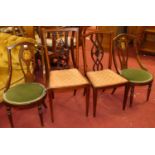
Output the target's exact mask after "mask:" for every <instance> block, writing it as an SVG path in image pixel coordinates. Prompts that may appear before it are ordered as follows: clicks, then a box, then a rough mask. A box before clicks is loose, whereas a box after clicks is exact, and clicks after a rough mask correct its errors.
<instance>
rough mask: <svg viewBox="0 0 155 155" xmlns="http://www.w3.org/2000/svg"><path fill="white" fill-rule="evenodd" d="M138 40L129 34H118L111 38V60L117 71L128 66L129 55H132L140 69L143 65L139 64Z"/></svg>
mask: <svg viewBox="0 0 155 155" xmlns="http://www.w3.org/2000/svg"><path fill="white" fill-rule="evenodd" d="M139 47H140V42H139V40H138V38H137V37H136V36H134V35H131V34H125V33H123V34H119V35H117V36H116V37H115V38H113V50H112V55H113V60H114V65H115V68H116V70H117V72H118V73H119V72H120V71H121V70H122V69H126V68H128V65H129V56H131V55H133V56H134V57H135V58H136V60H137V62H138V64H139V66H140V67H141V68H142V69H145V67H144V66H143V65H142V64H141V62H140V58H139Z"/></svg>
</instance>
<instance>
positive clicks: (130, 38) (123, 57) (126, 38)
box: [113, 33, 153, 107]
mask: <svg viewBox="0 0 155 155" xmlns="http://www.w3.org/2000/svg"><path fill="white" fill-rule="evenodd" d="M121 43H122V46H123V47H121ZM130 43H132V44H133V48H134V50H135V55H136V56H135V59H136V61H137V63H138V65H139V67H140V68H141V69H142V70H146V71H147V69H146V67H144V65H143V64H142V63H141V60H140V57H139V48H140V42H139V40H138V39H137V37H136V36H134V35H131V34H124V33H123V34H119V35H118V36H116V37H115V38H114V39H113V60H114V66H115V68H116V71H117V73H118V74H120V73H121V70H122V69H127V68H128V60H129V48H130ZM116 48H117V56H118V60H119V61H118V60H117V59H116V57H117V56H116ZM118 62H119V64H120V68H119V67H118ZM152 83H153V80H151V81H148V82H144V83H136V82H134V83H133V82H130V81H129V89H130V107H131V106H132V103H133V97H134V88H135V86H144V85H148V91H147V98H146V101H148V100H149V97H150V93H151V88H152Z"/></svg>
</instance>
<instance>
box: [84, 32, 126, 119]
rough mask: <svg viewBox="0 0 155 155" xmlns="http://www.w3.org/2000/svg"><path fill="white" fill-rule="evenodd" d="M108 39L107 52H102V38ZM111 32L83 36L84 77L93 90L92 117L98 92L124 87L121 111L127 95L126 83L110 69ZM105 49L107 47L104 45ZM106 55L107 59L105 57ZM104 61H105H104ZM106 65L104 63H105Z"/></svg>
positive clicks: (94, 112)
mask: <svg viewBox="0 0 155 155" xmlns="http://www.w3.org/2000/svg"><path fill="white" fill-rule="evenodd" d="M105 37H108V38H110V41H109V44H108V47H109V50H108V51H105V50H104V38H105ZM112 38H113V32H103V31H94V32H90V33H88V34H86V35H84V36H83V58H84V64H85V66H84V70H85V75H86V76H87V78H88V79H89V81H90V83H91V86H92V88H93V116H94V117H95V116H96V108H97V95H98V90H100V89H101V90H105V89H108V88H113V89H116V88H117V87H120V86H125V93H124V101H123V109H125V106H126V101H127V95H128V81H127V80H126V79H125V78H123V77H122V76H120V75H118V74H117V73H115V72H114V71H113V70H112V69H111V66H112ZM106 47H107V45H106ZM106 54H108V57H105V55H106ZM105 59H106V60H105ZM104 61H105V62H106V63H105V62H104Z"/></svg>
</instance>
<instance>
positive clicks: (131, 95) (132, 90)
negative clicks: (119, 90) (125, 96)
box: [130, 86, 134, 107]
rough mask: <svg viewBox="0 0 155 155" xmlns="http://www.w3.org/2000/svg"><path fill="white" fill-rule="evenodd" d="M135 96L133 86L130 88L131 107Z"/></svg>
mask: <svg viewBox="0 0 155 155" xmlns="http://www.w3.org/2000/svg"><path fill="white" fill-rule="evenodd" d="M133 97H134V86H131V90H130V107H132V104H133Z"/></svg>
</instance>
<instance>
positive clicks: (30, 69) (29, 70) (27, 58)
mask: <svg viewBox="0 0 155 155" xmlns="http://www.w3.org/2000/svg"><path fill="white" fill-rule="evenodd" d="M13 50H16V51H18V59H19V64H20V67H21V70H22V73H23V75H24V79H25V82H32V81H34V80H35V75H34V71H35V56H34V52H35V44H34V43H30V42H21V43H17V44H14V45H12V46H8V47H7V52H8V69H9V79H8V82H7V87H6V90H7V89H8V88H9V86H10V82H11V78H12V70H13V67H12V51H13Z"/></svg>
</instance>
